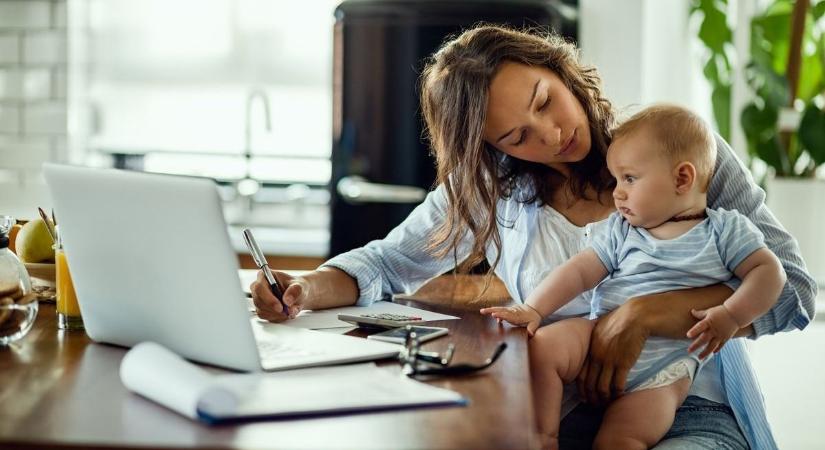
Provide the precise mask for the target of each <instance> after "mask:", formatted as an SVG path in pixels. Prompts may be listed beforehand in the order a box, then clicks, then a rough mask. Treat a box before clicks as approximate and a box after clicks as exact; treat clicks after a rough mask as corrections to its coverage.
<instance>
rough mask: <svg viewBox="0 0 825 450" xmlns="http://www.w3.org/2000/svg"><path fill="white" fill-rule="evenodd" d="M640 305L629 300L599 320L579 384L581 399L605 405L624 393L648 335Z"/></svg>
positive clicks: (592, 334) (592, 335) (594, 329)
mask: <svg viewBox="0 0 825 450" xmlns="http://www.w3.org/2000/svg"><path fill="white" fill-rule="evenodd" d="M637 304H638V303H636V302H634V301H629V302H627V303H626V304H625V305H623V306H622V307H620V308H618V309H616V310H614V311H612V312H610V313H609V314H607V315H604V316H602V317H600V318H599V319H598V321H597V322H596V325H595V327H594V328H593V332H592V333H591V336H590V352H589V354H588V356H587V358H585V361H584V364H583V365H582V369H581V371H580V372H579V376H578V377H577V378H576V382H577V384H578V388H579V394H580V395H581V398H582V399H583V400H585V401H587V402H588V403H592V404H604V403H606V402H608V401H609V400H611V399H613V398H615V397H616V396H618V395H620V394H621V393H623V392H624V390H625V386H626V384H627V374H628V372H629V371H630V368H631V367H633V365H634V364H636V360H637V359H638V358H639V355H640V354H641V353H642V348H643V347H644V345H645V341H646V340H647V337H648V335H649V332H648V330H647V329H646V328H644V327H643V326H642V323H641V321H639V320H636V319H637V318H638V317H639V312H638V311H636V305H637Z"/></svg>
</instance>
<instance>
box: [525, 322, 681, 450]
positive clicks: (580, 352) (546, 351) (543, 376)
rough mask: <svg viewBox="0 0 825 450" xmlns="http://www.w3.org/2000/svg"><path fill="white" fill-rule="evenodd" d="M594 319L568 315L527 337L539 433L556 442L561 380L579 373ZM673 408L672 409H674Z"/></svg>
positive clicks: (548, 444)
mask: <svg viewBox="0 0 825 450" xmlns="http://www.w3.org/2000/svg"><path fill="white" fill-rule="evenodd" d="M593 323H594V322H593V321H590V320H587V319H567V320H562V321H560V322H557V323H554V324H552V325H548V326H546V327H542V328H539V330H538V331H537V332H536V335H535V336H533V338H532V339H531V340H530V344H529V346H528V348H529V350H530V374H531V377H532V381H533V403H534V405H535V406H536V418H537V426H538V429H539V433H541V435H542V438H543V439H548V438H549V439H548V440H549V442H545V444H546V445H547V446H550V447H552V448H555V447H557V446H558V436H559V421H560V417H559V415H560V414H561V401H562V391H563V387H564V383H569V382H571V381H573V380H574V379H575V378H576V376H577V375H578V374H579V370H580V369H581V366H582V364H583V363H584V358H585V356H586V355H587V349H588V347H589V344H590V332H591V331H592V330H593ZM674 411H675V410H674Z"/></svg>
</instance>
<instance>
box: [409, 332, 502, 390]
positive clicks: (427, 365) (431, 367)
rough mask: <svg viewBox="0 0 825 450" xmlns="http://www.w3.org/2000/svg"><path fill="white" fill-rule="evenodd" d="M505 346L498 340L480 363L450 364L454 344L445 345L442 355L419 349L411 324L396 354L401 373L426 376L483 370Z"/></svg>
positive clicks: (460, 373)
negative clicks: (489, 353) (402, 346)
mask: <svg viewBox="0 0 825 450" xmlns="http://www.w3.org/2000/svg"><path fill="white" fill-rule="evenodd" d="M506 348H507V343H506V342H500V343H499V344H498V346H496V349H495V350H494V351H493V354H492V355H491V356H490V357H489V358H487V360H485V361H484V363H482V364H456V365H453V366H451V365H450V361H452V359H453V355H454V354H455V344H452V343H451V344H450V345H449V346H447V351H446V353H445V354H444V355H442V354H440V353H438V352H425V351H423V350H421V343H420V341H419V340H418V336H417V335H416V333H415V331H414V330H413V329H412V327H411V326H409V325H407V329H406V335H405V338H404V349H403V350H402V351H401V353H400V354H399V355H398V359H399V361H401V364H402V365H403V366H404V367H403V373H404V374H405V375H407V376H408V377H416V376H428V375H465V374H468V373H473V372H479V371H481V370H484V369H486V368H488V367H490V366H492V365H493V364H495V362H496V360H498V358H499V356H501V354H502V353H504V350H505V349H506Z"/></svg>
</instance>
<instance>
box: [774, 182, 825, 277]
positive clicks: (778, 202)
mask: <svg viewBox="0 0 825 450" xmlns="http://www.w3.org/2000/svg"><path fill="white" fill-rule="evenodd" d="M767 191H768V192H767V195H768V198H767V201H766V203H767V205H768V207H769V208H770V209H771V211H772V212H773V214H774V215H775V216H776V218H777V219H779V222H781V223H782V225H783V226H784V227H785V229H786V230H788V232H790V233H791V235H793V237H795V238H796V240H797V242H798V243H799V248H800V250H801V251H802V258H804V259H805V264H806V265H807V266H808V272H809V273H810V274H811V275H812V276H813V277H814V279H815V280H816V281H817V283H818V284H819V285H820V286H825V180H817V179H798V178H770V179H769V180H768V185H767Z"/></svg>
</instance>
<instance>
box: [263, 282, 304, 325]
mask: <svg viewBox="0 0 825 450" xmlns="http://www.w3.org/2000/svg"><path fill="white" fill-rule="evenodd" d="M272 275H273V276H275V279H277V280H278V284H280V285H281V287H286V289H284V298H283V300H284V303H285V304H286V306H287V308H289V316H287V315H286V314H284V312H283V306H282V305H281V302H279V301H278V299H277V298H276V297H275V295H274V294H273V293H272V290H271V289H270V287H269V283H268V282H267V281H266V277H264V274H263V272H258V279H257V280H255V281H254V282H252V284H251V285H250V287H249V288H250V290H251V291H252V301H253V302H254V303H255V312H256V313H257V314H258V317H260V318H261V319H264V320H268V321H270V322H283V321H285V320H287V319H294V318H295V316H297V315H298V313H299V312H301V310H302V309H303V308H304V306H305V305H306V298H307V294H308V292H309V286H308V285H307V283H306V282H305V281H304V280H303V279H302V278H301V277H293V276H290V275H287V274H285V273H283V272H277V271H272Z"/></svg>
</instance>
